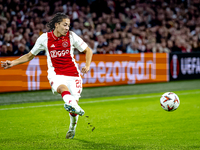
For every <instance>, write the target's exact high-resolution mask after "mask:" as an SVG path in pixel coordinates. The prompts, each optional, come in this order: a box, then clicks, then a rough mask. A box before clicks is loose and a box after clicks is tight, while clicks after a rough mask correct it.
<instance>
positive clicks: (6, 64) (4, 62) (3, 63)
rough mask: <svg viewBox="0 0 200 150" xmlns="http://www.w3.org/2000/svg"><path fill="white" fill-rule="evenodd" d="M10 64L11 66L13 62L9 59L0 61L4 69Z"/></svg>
mask: <svg viewBox="0 0 200 150" xmlns="http://www.w3.org/2000/svg"><path fill="white" fill-rule="evenodd" d="M12 66H13V63H12V61H10V60H6V61H1V67H2V68H4V69H8V68H10V67H12Z"/></svg>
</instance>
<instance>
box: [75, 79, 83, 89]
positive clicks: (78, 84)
mask: <svg viewBox="0 0 200 150" xmlns="http://www.w3.org/2000/svg"><path fill="white" fill-rule="evenodd" d="M75 82H76V88H82V85H81V80H79V79H77V80H75Z"/></svg>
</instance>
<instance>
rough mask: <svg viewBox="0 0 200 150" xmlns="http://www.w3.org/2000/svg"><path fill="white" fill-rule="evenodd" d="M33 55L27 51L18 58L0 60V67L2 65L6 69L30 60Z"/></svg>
mask: <svg viewBox="0 0 200 150" xmlns="http://www.w3.org/2000/svg"><path fill="white" fill-rule="evenodd" d="M34 57H35V55H33V54H32V53H31V52H29V53H27V54H25V55H23V56H21V57H20V58H18V59H15V60H13V61H10V60H6V61H1V67H3V68H4V69H8V68H11V67H13V66H16V65H19V64H23V63H25V62H28V61H30V60H32V59H33V58H34Z"/></svg>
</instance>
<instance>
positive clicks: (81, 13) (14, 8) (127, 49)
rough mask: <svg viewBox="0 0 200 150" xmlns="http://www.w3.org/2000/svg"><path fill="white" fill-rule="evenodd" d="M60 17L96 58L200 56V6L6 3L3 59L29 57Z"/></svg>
mask: <svg viewBox="0 0 200 150" xmlns="http://www.w3.org/2000/svg"><path fill="white" fill-rule="evenodd" d="M57 12H63V13H65V14H67V15H69V16H70V18H71V29H70V30H72V31H74V32H75V33H76V34H78V35H79V36H80V37H81V38H82V39H83V40H84V41H85V42H86V43H87V44H88V45H89V47H90V48H91V49H92V50H93V52H94V53H95V54H121V53H141V52H148V53H149V52H150V53H151V52H153V53H171V52H176V53H190V52H200V0H126V1H125V0H57V1H54V0H0V56H21V55H24V54H26V53H28V52H29V51H30V50H31V48H32V47H33V46H34V44H35V42H36V40H37V38H38V37H39V36H40V35H41V34H42V33H44V32H47V31H49V29H48V28H47V27H46V23H47V22H49V20H50V19H51V18H52V16H53V15H54V14H55V13H57ZM76 53H78V51H76ZM44 54H45V52H44V51H43V52H40V53H39V55H44Z"/></svg>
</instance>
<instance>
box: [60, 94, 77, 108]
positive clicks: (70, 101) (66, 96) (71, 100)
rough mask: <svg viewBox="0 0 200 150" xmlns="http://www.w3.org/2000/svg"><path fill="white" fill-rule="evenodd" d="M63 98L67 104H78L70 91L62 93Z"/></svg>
mask: <svg viewBox="0 0 200 150" xmlns="http://www.w3.org/2000/svg"><path fill="white" fill-rule="evenodd" d="M62 98H63V100H64V102H65V103H67V104H70V105H77V102H76V99H75V98H74V97H73V96H72V95H71V94H70V92H66V93H64V94H63V93H62Z"/></svg>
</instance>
